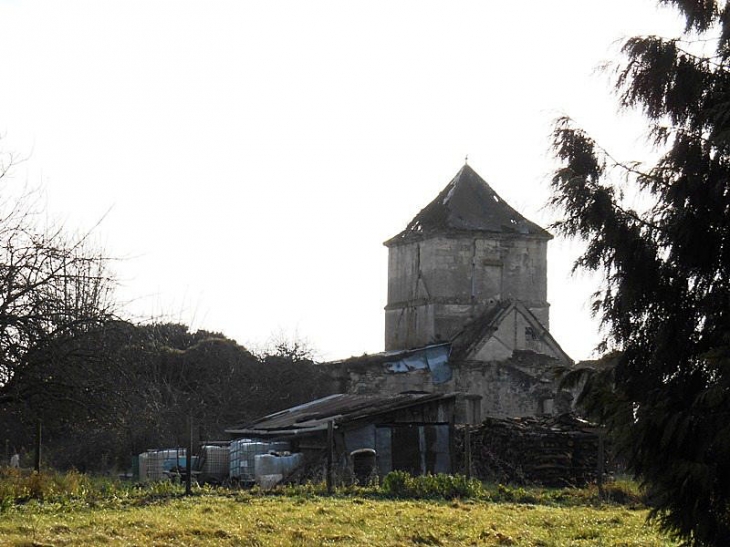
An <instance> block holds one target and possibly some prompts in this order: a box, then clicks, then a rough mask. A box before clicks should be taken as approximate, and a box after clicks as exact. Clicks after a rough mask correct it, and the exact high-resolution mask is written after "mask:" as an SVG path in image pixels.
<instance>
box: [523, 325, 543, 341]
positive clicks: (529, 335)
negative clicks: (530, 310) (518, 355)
mask: <svg viewBox="0 0 730 547" xmlns="http://www.w3.org/2000/svg"><path fill="white" fill-rule="evenodd" d="M539 339H540V337H539V336H538V335H537V333H536V332H535V329H533V328H532V327H525V340H539Z"/></svg>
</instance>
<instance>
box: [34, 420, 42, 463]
mask: <svg viewBox="0 0 730 547" xmlns="http://www.w3.org/2000/svg"><path fill="white" fill-rule="evenodd" d="M42 440H43V423H42V422H41V421H40V420H38V425H37V427H36V434H35V466H34V468H35V470H36V471H39V472H40V470H41V445H42Z"/></svg>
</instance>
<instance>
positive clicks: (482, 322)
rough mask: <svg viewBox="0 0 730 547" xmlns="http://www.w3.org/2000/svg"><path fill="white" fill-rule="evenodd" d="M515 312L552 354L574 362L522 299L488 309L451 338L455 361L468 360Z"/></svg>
mask: <svg viewBox="0 0 730 547" xmlns="http://www.w3.org/2000/svg"><path fill="white" fill-rule="evenodd" d="M513 311H517V312H518V313H519V314H520V315H522V316H523V317H524V318H525V320H526V322H527V323H528V324H529V325H530V326H531V327H532V329H533V331H534V332H535V333H537V335H538V336H539V338H540V340H541V341H542V342H543V343H545V344H546V345H547V346H548V348H550V350H551V351H552V353H553V354H554V355H555V356H556V357H557V358H558V359H560V360H562V361H564V362H565V363H572V362H573V360H572V359H571V358H570V357H569V356H568V354H567V353H565V351H563V348H561V347H560V344H558V342H557V340H555V338H553V336H552V335H551V334H550V332H549V331H548V330H547V329H546V328H545V327H544V326H543V324H542V323H540V321H539V320H538V319H537V317H535V315H534V314H533V313H532V312H531V311H530V310H529V309H528V308H527V307H526V306H525V305H524V304H523V303H522V302H520V301H518V300H503V301H500V302H498V303H497V304H495V305H494V306H492V307H491V308H489V309H487V310H486V311H485V312H484V313H483V314H482V315H480V316H479V317H477V318H476V319H474V320H473V321H471V322H470V323H468V324H467V325H466V326H465V327H464V328H463V329H462V330H461V331H460V332H459V333H458V334H457V335H456V336H454V338H452V340H451V344H452V348H451V355H452V358H453V359H454V360H467V359H469V358H470V357H472V356H473V355H475V354H476V353H478V352H479V350H480V349H481V348H482V347H484V345H485V344H486V343H487V342H488V341H489V339H490V338H491V337H492V335H493V334H494V333H495V332H497V329H499V326H500V324H501V323H502V321H504V319H505V318H506V317H507V316H508V315H509V314H510V313H512V312H513Z"/></svg>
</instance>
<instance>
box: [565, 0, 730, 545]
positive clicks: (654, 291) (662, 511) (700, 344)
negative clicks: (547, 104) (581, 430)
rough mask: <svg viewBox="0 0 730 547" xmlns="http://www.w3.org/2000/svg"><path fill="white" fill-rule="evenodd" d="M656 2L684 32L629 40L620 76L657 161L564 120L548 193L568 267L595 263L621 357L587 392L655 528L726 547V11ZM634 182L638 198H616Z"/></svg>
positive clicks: (706, 1) (610, 340) (729, 205)
mask: <svg viewBox="0 0 730 547" xmlns="http://www.w3.org/2000/svg"><path fill="white" fill-rule="evenodd" d="M661 3H663V4H669V5H671V6H673V7H674V8H675V9H677V10H678V11H679V12H680V13H681V15H682V16H683V17H684V19H685V20H686V28H685V32H684V34H683V35H682V36H680V37H676V38H672V39H666V38H659V37H656V36H642V37H634V38H631V39H629V40H627V41H626V42H625V43H624V46H623V61H622V62H621V64H620V65H619V69H618V71H617V78H616V89H617V91H618V94H619V97H620V103H621V106H622V107H626V108H637V109H640V110H641V111H643V113H644V114H645V116H646V118H647V121H648V124H649V134H650V136H651V142H652V143H653V144H654V145H655V146H656V148H657V150H658V151H659V153H660V155H659V159H658V161H656V162H655V163H654V164H653V165H651V166H648V167H645V166H643V165H640V164H635V163H621V162H619V161H617V160H615V159H614V158H612V157H611V156H610V155H609V154H608V153H607V152H606V151H605V150H603V149H602V148H600V146H599V145H598V144H597V143H596V142H595V141H594V140H592V139H591V138H590V137H589V136H588V135H587V134H586V133H585V132H583V131H582V130H580V129H579V128H576V127H575V126H574V125H573V124H572V122H571V121H570V120H569V119H567V118H563V119H560V120H558V121H557V122H556V125H555V128H554V133H553V146H554V151H555V154H556V156H557V157H558V158H559V159H560V160H561V167H560V168H559V169H558V170H557V171H556V172H555V174H554V176H553V180H552V186H553V197H552V204H553V205H554V206H556V208H557V209H558V210H559V211H561V213H562V215H563V217H562V219H561V220H560V221H559V222H558V223H557V227H558V229H559V230H560V231H561V232H562V233H563V234H565V235H569V236H574V237H579V238H581V239H583V240H584V241H585V242H586V251H585V252H584V254H583V255H582V256H581V257H580V258H579V260H578V261H577V263H576V268H585V269H588V270H595V271H600V272H603V274H604V284H603V286H602V289H601V290H600V291H599V293H597V294H596V297H595V300H594V302H593V309H594V311H595V312H596V313H597V314H598V315H599V316H600V317H601V319H602V321H603V324H604V326H605V327H606V332H607V333H608V336H607V339H606V341H605V345H606V346H608V347H612V348H614V349H617V350H619V352H620V353H619V357H618V364H617V366H616V368H615V369H614V370H612V371H610V373H606V374H604V380H605V379H607V378H608V379H610V385H611V387H612V389H613V393H612V396H611V397H609V398H607V397H605V396H604V397H600V396H599V397H596V393H594V394H593V397H592V399H591V400H592V401H593V402H594V403H595V402H598V401H603V403H604V405H603V406H602V409H601V410H602V413H603V417H604V418H605V420H606V423H607V424H608V425H609V426H610V427H611V429H612V430H613V432H614V434H615V435H616V438H617V443H618V445H619V447H620V448H621V449H622V450H623V452H624V454H625V456H626V458H627V461H628V464H629V466H630V469H631V470H632V471H633V472H634V473H636V474H637V476H639V477H640V478H641V479H642V480H643V481H644V482H645V484H646V485H647V487H648V489H649V493H650V496H651V499H652V500H653V503H654V511H653V516H654V517H656V518H657V519H658V520H659V522H660V523H661V524H662V525H663V526H664V528H665V529H667V530H668V531H671V532H673V533H675V534H677V535H678V536H679V537H680V538H681V539H683V540H684V541H685V542H686V544H688V545H730V8H729V7H728V5H727V3H726V2H718V1H715V0H663V2H661ZM619 175H620V178H619ZM619 180H620V181H621V182H620V184H619V183H618V182H619ZM634 189H637V190H638V191H640V192H642V193H643V196H644V198H643V200H645V201H647V202H649V203H648V205H646V206H642V207H641V209H639V208H634V209H632V208H631V207H630V206H628V205H627V201H628V200H626V199H625V192H627V191H628V192H633V191H634ZM640 201H641V200H640ZM642 203H643V202H642ZM605 385H607V384H606V382H605V381H604V382H601V381H592V382H590V383H589V386H594V387H596V386H605ZM604 395H605V393H604Z"/></svg>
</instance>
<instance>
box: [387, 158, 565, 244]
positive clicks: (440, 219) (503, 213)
mask: <svg viewBox="0 0 730 547" xmlns="http://www.w3.org/2000/svg"><path fill="white" fill-rule="evenodd" d="M474 231H477V232H491V233H500V234H514V235H520V234H523V235H529V236H533V237H539V238H542V239H552V236H551V235H550V233H548V232H547V231H546V230H544V229H543V228H541V227H540V226H538V225H537V224H535V223H534V222H531V221H529V220H527V219H526V218H525V217H523V216H522V215H521V214H520V213H518V212H517V211H515V210H514V209H513V208H512V207H510V206H509V205H508V204H507V202H506V201H504V200H503V199H502V198H501V197H499V196H498V195H497V192H495V191H494V190H493V189H492V187H491V186H489V184H487V183H486V182H485V181H484V179H482V177H480V176H479V175H478V174H477V173H476V171H474V170H473V169H472V168H471V167H469V165H464V167H462V168H461V170H460V171H459V172H458V173H457V174H456V176H455V177H454V178H453V179H452V180H451V182H449V184H448V185H446V188H444V189H443V190H442V191H441V193H440V194H439V195H438V196H437V197H436V199H434V200H433V201H432V202H431V203H429V204H428V205H427V206H426V207H425V208H424V209H422V210H421V212H420V213H418V214H417V215H416V216H415V217H414V219H413V220H411V222H410V223H408V226H407V227H406V229H405V230H403V231H402V232H401V233H400V234H398V235H397V236H395V237H393V238H392V239H389V240H388V241H386V242H385V245H395V244H398V243H399V242H402V241H407V240H409V239H413V238H422V237H424V236H428V235H433V234H438V233H453V232H474Z"/></svg>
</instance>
